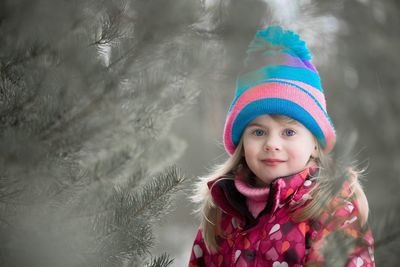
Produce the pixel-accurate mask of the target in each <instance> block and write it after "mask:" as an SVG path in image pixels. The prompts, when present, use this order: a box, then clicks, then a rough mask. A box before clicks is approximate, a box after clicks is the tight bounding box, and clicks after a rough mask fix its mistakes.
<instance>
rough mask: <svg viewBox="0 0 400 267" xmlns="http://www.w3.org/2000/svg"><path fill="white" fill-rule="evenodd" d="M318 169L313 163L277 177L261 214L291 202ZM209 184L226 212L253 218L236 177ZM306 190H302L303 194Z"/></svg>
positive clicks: (273, 210) (212, 193) (235, 215)
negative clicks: (297, 170) (235, 180)
mask: <svg viewBox="0 0 400 267" xmlns="http://www.w3.org/2000/svg"><path fill="white" fill-rule="evenodd" d="M316 170H317V167H316V166H314V165H313V166H311V167H308V168H306V169H304V170H302V171H300V172H298V173H296V174H292V175H288V176H284V177H278V178H275V179H274V180H273V181H272V182H271V183H270V185H269V186H270V194H269V198H268V201H267V206H266V208H265V209H264V210H263V211H262V212H261V213H260V215H262V214H264V213H266V212H270V213H271V214H272V213H274V212H275V211H276V210H277V208H279V207H281V206H283V205H284V204H286V203H287V202H289V201H290V200H291V199H292V197H293V196H294V194H295V193H296V192H297V191H298V189H299V188H300V187H301V186H302V185H303V184H304V182H305V180H306V179H307V178H308V177H310V175H312V174H314V173H315V172H316ZM207 185H208V188H209V189H210V191H211V196H212V198H213V200H214V202H215V204H216V205H217V206H218V207H220V208H221V209H222V210H223V211H224V212H225V213H228V214H230V215H232V216H234V217H237V218H240V219H244V218H248V219H249V218H252V216H251V214H250V212H249V211H248V209H247V206H246V197H245V196H243V195H242V194H241V193H239V191H237V189H236V187H235V185H234V179H232V178H226V177H223V176H222V177H218V178H216V179H214V180H211V181H209V182H208V183H207ZM307 191H308V190H307ZM305 192H306V191H304V190H302V194H304V193H305ZM260 215H259V216H260Z"/></svg>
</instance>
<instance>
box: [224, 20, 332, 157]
mask: <svg viewBox="0 0 400 267" xmlns="http://www.w3.org/2000/svg"><path fill="white" fill-rule="evenodd" d="M246 52H247V58H246V60H245V69H244V71H243V72H242V74H240V75H239V76H238V77H237V81H236V92H235V97H234V99H233V102H232V104H231V106H230V108H229V111H228V115H227V118H226V122H225V128H224V146H225V149H226V151H227V152H228V153H229V154H233V152H234V151H235V148H236V146H237V144H238V143H239V141H240V138H241V136H242V133H243V131H244V129H245V128H246V126H247V124H249V123H250V122H251V121H252V120H254V119H255V118H256V117H258V116H260V115H264V114H279V115H286V116H288V117H291V118H293V119H295V120H297V121H299V122H300V123H302V124H303V125H304V126H305V127H307V128H308V129H309V130H310V131H311V132H312V133H313V134H314V135H315V137H316V138H317V139H318V141H319V142H320V144H321V146H322V147H323V151H324V153H329V152H330V151H331V150H332V149H333V146H334V143H335V140H336V134H335V130H334V127H333V124H332V122H331V120H330V118H329V116H328V113H327V111H326V102H325V96H324V92H323V88H322V85H321V81H320V77H319V74H318V71H317V69H316V68H315V67H314V65H313V64H312V63H311V61H310V60H311V58H312V56H311V52H310V51H309V49H308V48H307V45H306V43H305V42H304V41H303V40H301V38H300V36H299V35H298V34H296V33H294V32H292V31H289V30H284V29H283V28H281V27H280V26H270V27H267V28H266V29H261V30H258V31H257V33H256V34H255V36H254V38H253V40H252V41H251V42H250V44H249V47H248V49H247V51H246Z"/></svg>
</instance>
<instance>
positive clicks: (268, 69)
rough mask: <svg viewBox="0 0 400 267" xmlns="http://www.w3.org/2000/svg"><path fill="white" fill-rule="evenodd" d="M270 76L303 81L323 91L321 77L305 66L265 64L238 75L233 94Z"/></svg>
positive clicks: (237, 93)
mask: <svg viewBox="0 0 400 267" xmlns="http://www.w3.org/2000/svg"><path fill="white" fill-rule="evenodd" d="M271 78H275V79H287V80H295V81H299V82H303V83H306V84H309V85H311V86H312V87H314V88H316V89H318V90H319V91H321V92H323V89H322V86H321V79H320V77H319V75H318V73H315V72H313V71H311V70H309V69H307V68H298V67H290V66H284V65H279V66H265V67H262V68H259V69H257V70H255V71H250V72H247V73H245V74H242V75H240V76H239V77H238V78H237V80H236V93H235V95H240V94H242V93H243V91H245V90H247V89H248V88H250V87H253V86H255V85H257V84H260V83H263V82H265V81H267V80H268V79H271Z"/></svg>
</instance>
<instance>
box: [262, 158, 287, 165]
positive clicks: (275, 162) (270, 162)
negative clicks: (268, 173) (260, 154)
mask: <svg viewBox="0 0 400 267" xmlns="http://www.w3.org/2000/svg"><path fill="white" fill-rule="evenodd" d="M283 162H285V161H284V160H279V159H267V160H263V163H264V164H265V165H268V166H276V165H279V164H280V163H283Z"/></svg>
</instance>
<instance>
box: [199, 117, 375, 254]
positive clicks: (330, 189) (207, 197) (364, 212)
mask: <svg viewBox="0 0 400 267" xmlns="http://www.w3.org/2000/svg"><path fill="white" fill-rule="evenodd" d="M271 117H272V118H273V119H274V120H276V121H284V122H287V123H298V122H297V121H296V120H293V119H291V118H289V117H286V116H282V115H271ZM317 149H318V157H317V158H312V159H311V160H314V161H315V162H316V163H317V165H318V173H317V175H316V176H315V177H313V178H314V179H316V181H317V182H316V185H315V186H314V187H313V189H312V190H311V192H310V195H311V197H312V198H311V200H310V201H309V202H308V203H307V205H306V206H305V207H304V208H302V209H298V211H296V212H293V213H292V215H291V216H292V218H293V219H294V220H295V221H298V222H299V221H305V220H307V219H316V218H318V216H319V215H320V214H321V213H322V212H323V211H324V210H325V209H327V208H328V203H329V201H330V200H331V199H332V198H333V197H334V196H335V195H336V194H337V193H339V191H340V189H341V185H342V183H343V182H344V181H345V180H346V179H348V181H349V183H350V189H351V192H350V195H349V197H354V198H355V199H356V201H357V203H358V205H359V206H358V209H359V213H360V219H361V224H362V225H364V224H365V223H366V221H367V219H368V213H369V207H368V201H367V198H366V196H365V193H364V191H363V189H362V186H361V184H360V181H359V180H360V179H359V178H360V177H361V175H362V173H363V170H357V169H356V168H355V167H354V166H349V167H343V166H340V165H339V163H338V162H336V161H335V160H333V159H332V157H331V156H330V155H326V154H324V153H323V152H322V148H321V147H320V144H319V143H318V142H317ZM243 155H244V147H243V140H242V138H241V139H240V142H239V144H238V145H237V147H236V150H235V152H234V153H233V155H232V156H230V157H228V158H227V159H226V160H225V162H223V163H222V164H216V165H214V167H213V168H212V170H211V172H210V173H209V174H207V175H205V176H202V177H199V181H198V182H197V183H196V185H195V193H194V195H193V196H192V197H191V198H192V201H193V202H194V203H196V204H198V205H199V208H198V209H197V210H196V211H197V212H198V213H199V214H200V218H201V223H200V228H201V229H202V233H203V239H204V242H205V244H206V246H207V249H208V250H209V251H210V252H211V253H215V252H217V251H218V244H217V241H216V240H217V239H216V238H217V236H221V237H223V232H222V231H221V229H220V219H221V214H222V211H221V210H220V209H219V208H218V207H217V206H216V205H215V203H214V201H213V199H212V196H211V193H210V190H209V188H208V186H207V183H208V182H209V181H211V180H214V179H216V178H218V177H224V178H225V179H233V178H234V176H235V171H236V170H237V168H238V167H239V166H244V167H245V168H247V173H251V171H250V170H249V169H248V167H247V165H246V164H245V161H244V156H243ZM302 204H304V203H299V205H298V206H300V205H302Z"/></svg>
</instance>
